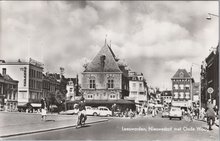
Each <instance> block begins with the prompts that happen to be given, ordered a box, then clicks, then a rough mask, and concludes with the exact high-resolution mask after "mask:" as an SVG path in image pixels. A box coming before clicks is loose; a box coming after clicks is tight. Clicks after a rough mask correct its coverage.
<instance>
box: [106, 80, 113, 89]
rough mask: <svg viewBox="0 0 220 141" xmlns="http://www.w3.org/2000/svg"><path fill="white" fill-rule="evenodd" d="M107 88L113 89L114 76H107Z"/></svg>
mask: <svg viewBox="0 0 220 141" xmlns="http://www.w3.org/2000/svg"><path fill="white" fill-rule="evenodd" d="M107 85H108V88H110V89H113V88H114V78H113V77H109V78H108V83H107Z"/></svg>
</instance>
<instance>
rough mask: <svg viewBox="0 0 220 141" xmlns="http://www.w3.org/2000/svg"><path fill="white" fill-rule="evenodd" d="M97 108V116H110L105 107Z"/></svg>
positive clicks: (110, 113)
mask: <svg viewBox="0 0 220 141" xmlns="http://www.w3.org/2000/svg"><path fill="white" fill-rule="evenodd" d="M98 110H99V116H111V115H112V112H111V111H110V110H109V109H108V108H107V107H104V106H99V107H98Z"/></svg>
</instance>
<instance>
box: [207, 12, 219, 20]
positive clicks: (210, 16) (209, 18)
mask: <svg viewBox="0 0 220 141" xmlns="http://www.w3.org/2000/svg"><path fill="white" fill-rule="evenodd" d="M212 16H214V17H218V18H219V15H216V14H212V13H208V17H207V18H206V19H207V20H211V19H212Z"/></svg>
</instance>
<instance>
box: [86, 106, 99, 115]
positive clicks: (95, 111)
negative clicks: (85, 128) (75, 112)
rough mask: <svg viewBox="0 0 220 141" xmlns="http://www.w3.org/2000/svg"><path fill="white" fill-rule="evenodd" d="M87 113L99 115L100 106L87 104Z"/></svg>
mask: <svg viewBox="0 0 220 141" xmlns="http://www.w3.org/2000/svg"><path fill="white" fill-rule="evenodd" d="M86 115H90V116H98V115H99V110H98V108H93V107H91V106H86Z"/></svg>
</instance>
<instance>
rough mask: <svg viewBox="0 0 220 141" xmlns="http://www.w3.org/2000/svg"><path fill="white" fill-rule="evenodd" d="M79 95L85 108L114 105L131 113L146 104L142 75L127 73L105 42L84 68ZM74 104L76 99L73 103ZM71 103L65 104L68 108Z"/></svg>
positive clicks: (122, 63) (127, 70)
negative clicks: (80, 93)
mask: <svg viewBox="0 0 220 141" xmlns="http://www.w3.org/2000/svg"><path fill="white" fill-rule="evenodd" d="M84 67H85V69H84V71H83V72H82V78H81V80H82V82H81V92H82V94H83V96H84V97H85V99H86V105H88V106H107V107H109V108H110V107H111V106H112V105H113V104H117V105H118V106H119V107H120V109H122V110H125V109H126V108H130V109H135V104H142V103H146V102H147V93H148V91H147V83H146V80H145V78H144V76H143V74H142V73H140V74H139V73H137V72H133V71H131V70H129V69H128V68H127V65H126V64H125V63H124V62H123V61H121V60H120V59H118V58H117V57H116V55H115V54H114V52H113V50H112V48H111V46H110V45H108V44H107V43H106V42H105V44H104V46H103V47H102V48H101V50H100V51H99V52H98V53H97V55H96V56H95V57H94V58H93V60H92V61H91V62H90V63H89V64H87V65H85V66H84ZM75 100H76V99H75ZM75 100H74V99H73V100H72V101H69V102H67V105H68V107H69V106H71V105H73V104H74V103H75Z"/></svg>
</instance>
